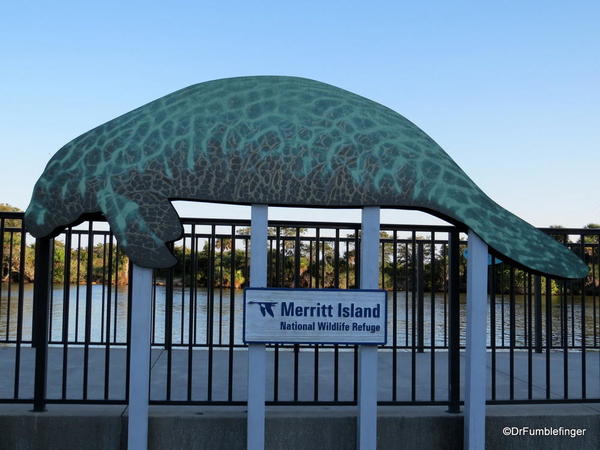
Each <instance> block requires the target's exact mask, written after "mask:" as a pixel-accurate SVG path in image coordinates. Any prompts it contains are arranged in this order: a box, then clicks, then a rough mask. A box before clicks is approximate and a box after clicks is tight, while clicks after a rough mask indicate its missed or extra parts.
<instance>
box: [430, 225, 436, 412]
mask: <svg viewBox="0 0 600 450" xmlns="http://www.w3.org/2000/svg"><path fill="white" fill-rule="evenodd" d="M429 266H430V271H431V319H430V324H431V325H430V332H431V337H430V340H431V342H430V345H431V362H430V373H429V380H430V390H431V401H432V402H433V401H435V232H434V231H432V232H431V254H430V260H429Z"/></svg>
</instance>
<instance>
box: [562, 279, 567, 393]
mask: <svg viewBox="0 0 600 450" xmlns="http://www.w3.org/2000/svg"><path fill="white" fill-rule="evenodd" d="M560 284H561V296H560V297H561V306H562V311H561V313H562V323H563V327H562V347H563V398H565V399H567V398H569V333H568V331H569V330H568V326H567V325H568V323H569V313H568V299H567V297H568V294H567V283H566V282H565V281H564V280H561V282H560Z"/></svg>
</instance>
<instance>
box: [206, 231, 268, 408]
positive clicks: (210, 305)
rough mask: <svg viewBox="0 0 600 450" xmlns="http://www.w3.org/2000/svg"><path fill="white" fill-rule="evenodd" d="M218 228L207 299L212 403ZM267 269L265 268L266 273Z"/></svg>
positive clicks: (212, 244)
mask: <svg viewBox="0 0 600 450" xmlns="http://www.w3.org/2000/svg"><path fill="white" fill-rule="evenodd" d="M215 233H216V227H215V226H214V225H213V226H212V227H211V236H210V245H209V248H210V253H209V257H208V292H207V294H208V296H207V299H206V303H207V321H208V323H207V327H206V328H207V330H206V331H207V333H206V337H207V340H208V342H207V344H208V367H207V370H208V380H207V383H206V384H207V399H208V401H209V402H210V401H211V400H212V391H213V369H214V367H213V359H214V322H215V317H214V316H215V264H216V261H217V258H216V254H217V251H216V250H217V248H216V245H217V238H216V237H215ZM266 270H267V268H266V267H265V271H266Z"/></svg>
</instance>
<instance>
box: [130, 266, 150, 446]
mask: <svg viewBox="0 0 600 450" xmlns="http://www.w3.org/2000/svg"><path fill="white" fill-rule="evenodd" d="M132 277H133V279H132V280H131V283H133V285H132V289H131V296H132V298H131V311H130V312H129V313H130V314H131V341H130V344H129V345H130V352H129V367H130V369H129V411H128V416H129V418H128V423H127V448H128V450H146V449H147V448H148V400H149V399H148V396H149V386H150V332H151V320H152V318H151V307H152V306H151V303H152V302H151V299H152V269H147V268H145V267H140V266H136V265H134V266H133V275H132Z"/></svg>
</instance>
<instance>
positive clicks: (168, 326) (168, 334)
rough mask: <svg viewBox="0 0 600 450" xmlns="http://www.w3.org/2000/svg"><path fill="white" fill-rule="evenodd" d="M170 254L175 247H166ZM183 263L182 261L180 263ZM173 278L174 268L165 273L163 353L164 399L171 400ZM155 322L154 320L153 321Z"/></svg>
mask: <svg viewBox="0 0 600 450" xmlns="http://www.w3.org/2000/svg"><path fill="white" fill-rule="evenodd" d="M168 247H169V250H171V252H172V251H173V250H174V249H175V245H174V244H173V243H170V244H169V245H168ZM182 262H183V261H182ZM174 276H175V268H174V267H171V268H169V269H168V271H167V279H166V283H165V339H164V340H165V351H166V352H167V369H166V370H167V373H166V377H167V379H166V391H165V397H166V399H167V401H168V400H171V383H172V371H173V297H174V295H175V292H174V288H175V286H174V284H175V283H174V281H175V280H174ZM155 320H156V319H155Z"/></svg>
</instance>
